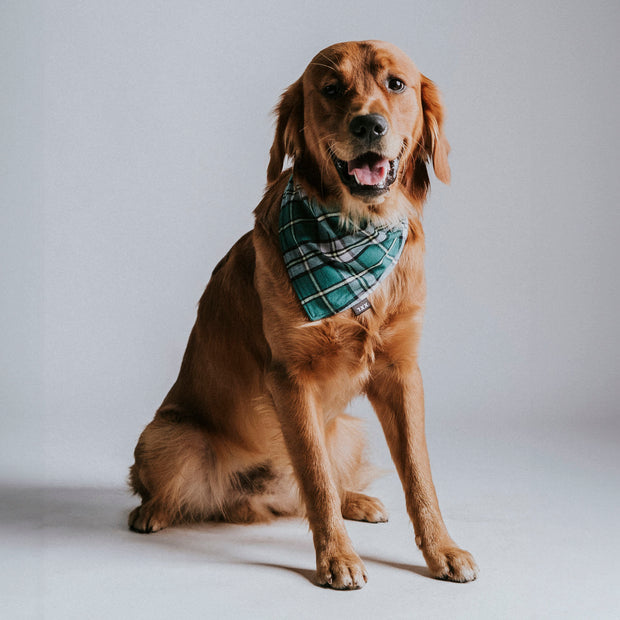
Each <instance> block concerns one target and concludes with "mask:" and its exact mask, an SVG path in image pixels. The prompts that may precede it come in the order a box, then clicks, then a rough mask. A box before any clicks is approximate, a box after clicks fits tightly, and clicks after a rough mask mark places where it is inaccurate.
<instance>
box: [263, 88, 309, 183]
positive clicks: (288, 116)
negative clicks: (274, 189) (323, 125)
mask: <svg viewBox="0 0 620 620" xmlns="http://www.w3.org/2000/svg"><path fill="white" fill-rule="evenodd" d="M303 95H304V93H303V84H302V80H301V78H299V79H298V80H297V81H296V82H295V83H294V84H291V85H290V86H289V87H288V88H287V89H286V90H285V91H284V94H283V95H282V97H281V98H280V102H279V103H278V105H277V106H276V109H275V114H276V117H277V123H276V135H275V136H274V138H273V144H272V145H271V150H270V151H269V155H270V158H269V165H268V166H267V182H268V183H273V182H274V181H275V180H276V179H277V178H278V176H279V175H280V172H282V166H283V165H284V159H285V158H286V156H287V155H288V156H289V157H292V158H295V157H297V156H299V155H300V154H301V151H302V149H303V127H304V97H303Z"/></svg>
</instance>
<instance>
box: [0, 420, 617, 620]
mask: <svg viewBox="0 0 620 620" xmlns="http://www.w3.org/2000/svg"><path fill="white" fill-rule="evenodd" d="M586 428H587V430H586ZM436 430H437V429H434V431H436ZM618 436H619V434H618V428H617V426H615V427H608V426H604V425H600V426H597V425H596V424H594V425H588V426H587V427H585V426H584V425H582V424H577V423H575V424H572V425H571V424H562V425H557V427H554V425H551V424H547V426H546V427H545V428H543V427H538V428H532V427H530V428H525V427H523V428H518V427H517V426H515V427H514V428H507V427H506V426H504V427H502V428H501V429H493V431H492V432H490V431H489V426H488V425H480V426H479V427H476V428H469V429H468V430H467V431H465V430H463V429H451V430H449V431H445V432H443V433H442V434H441V439H436V440H435V441H432V442H430V448H431V458H432V462H433V467H434V473H435V482H436V485H437V488H438V492H439V497H440V503H441V505H442V510H443V513H444V517H445V520H446V522H447V524H448V528H449V530H450V531H451V534H452V536H453V537H454V538H455V539H456V540H457V541H458V542H459V543H460V544H461V545H462V546H464V547H465V548H467V549H469V550H470V551H471V552H472V553H474V555H475V557H476V560H477V562H478V564H479V566H480V570H481V572H480V577H479V578H478V580H477V581H475V582H473V583H469V584H454V583H445V582H441V581H437V580H434V579H432V578H430V576H429V574H428V572H427V569H426V567H425V565H424V561H423V558H422V556H421V554H420V552H419V551H418V550H417V549H416V547H415V544H414V541H413V533H412V527H411V525H410V524H409V522H408V520H407V518H406V516H405V513H404V498H403V494H402V491H401V490H400V487H399V483H398V479H397V477H396V475H395V474H394V472H393V471H389V472H388V473H387V474H386V475H385V476H384V477H383V478H381V479H379V480H378V481H376V482H375V483H374V485H373V488H372V492H373V493H375V494H377V495H379V496H380V497H381V499H382V500H383V501H384V503H385V504H386V506H387V508H388V510H389V511H390V521H389V522H388V523H386V524H376V525H371V524H363V523H353V522H348V524H347V528H348V530H349V533H350V535H351V538H352V540H353V542H354V545H355V546H356V548H357V550H358V552H359V553H360V555H361V556H362V558H363V559H364V561H365V563H366V566H367V569H368V573H369V582H368V584H367V585H366V587H365V588H363V589H362V590H359V591H353V592H335V591H331V590H327V589H323V588H320V587H317V586H315V585H314V584H313V581H312V580H313V562H314V551H313V547H312V540H311V535H310V533H309V531H308V527H307V525H306V524H305V523H304V522H303V521H300V520H281V521H278V522H275V523H272V524H268V525H254V526H233V525H226V524H203V525H197V526H192V527H183V528H174V529H170V530H165V531H162V532H159V533H156V534H152V535H139V534H134V533H131V532H129V531H128V530H127V528H126V525H125V523H126V516H127V512H128V511H129V509H130V508H132V507H133V506H134V505H135V500H134V498H132V497H131V496H130V495H129V494H128V493H127V492H126V490H125V489H124V488H122V487H121V486H118V487H110V488H84V487H81V488H78V487H75V488H72V487H40V486H35V485H28V484H20V485H16V484H11V483H9V482H6V483H5V484H4V485H3V486H2V487H1V488H0V526H1V527H0V557H1V558H2V562H1V564H0V566H1V568H0V583H1V584H2V585H0V600H1V601H2V602H1V603H0V605H1V607H2V608H4V611H2V612H0V616H1V617H2V618H7V619H11V620H13V619H18V618H37V619H38V618H46V619H63V620H68V619H72V618H76V619H78V618H79V619H80V620H83V619H85V618H88V619H99V618H101V619H104V618H105V619H106V620H109V619H124V618H131V619H134V620H135V619H141V618H149V619H156V618H162V619H163V618H218V619H219V618H234V619H237V620H239V619H244V618H268V619H276V618H287V619H290V618H341V617H348V618H356V619H358V618H360V619H363V618H424V619H427V618H429V619H432V618H475V619H480V618H494V619H495V618H593V619H594V618H595V619H604V618H616V619H618V618H620V587H619V586H618V583H619V580H620V565H619V564H618V558H619V557H620V536H619V535H618V513H619V509H620V493H619V491H620V485H619V481H620V476H619V462H620V457H619V456H618ZM384 456H385V454H383V453H380V454H379V457H380V458H383V457H384Z"/></svg>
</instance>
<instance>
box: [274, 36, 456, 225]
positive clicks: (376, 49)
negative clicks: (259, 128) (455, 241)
mask: <svg viewBox="0 0 620 620" xmlns="http://www.w3.org/2000/svg"><path fill="white" fill-rule="evenodd" d="M276 114H277V126H276V135H275V138H274V142H273V146H272V147H271V152H270V155H271V159H270V162H269V167H268V171H267V179H268V181H269V182H273V181H275V180H276V179H277V178H278V176H279V174H280V172H281V170H282V166H283V164H284V160H285V158H286V157H287V156H288V157H290V158H291V159H292V161H293V167H294V172H295V175H296V177H297V178H298V179H299V180H300V181H301V182H302V184H303V185H304V187H305V189H306V190H307V191H308V192H309V193H310V194H311V195H315V196H316V197H317V198H319V199H320V200H322V201H324V202H326V203H331V202H337V203H338V204H339V205H340V208H341V209H342V210H343V211H344V213H345V214H347V215H348V216H350V217H351V218H352V219H354V220H356V219H366V218H368V217H373V216H376V217H379V218H385V219H390V218H391V217H392V216H394V215H396V211H399V210H400V209H399V204H402V200H399V197H400V196H402V194H403V193H404V194H405V195H406V196H407V198H408V199H409V202H411V203H413V204H414V205H416V206H420V205H421V204H422V202H423V201H424V198H425V196H426V192H427V190H428V186H429V177H428V172H427V169H426V164H427V162H429V161H432V162H433V167H434V169H435V174H436V176H437V178H438V179H439V180H440V181H443V182H444V183H448V182H449V180H450V168H449V166H448V152H449V150H450V147H449V145H448V142H447V140H446V138H445V137H444V134H443V107H442V104H441V100H440V96H439V92H438V91H437V89H436V87H435V85H434V84H433V82H431V81H430V80H429V79H428V78H426V77H425V76H424V75H422V74H421V73H420V72H419V71H418V70H417V69H416V67H415V65H414V64H413V62H412V61H411V60H410V59H409V58H408V57H407V56H406V54H405V53H404V52H402V51H401V50H400V49H398V48H397V47H395V46H394V45H390V44H388V43H384V42H381V41H363V42H349V43H338V44H336V45H332V46H331V47H328V48H326V49H324V50H323V51H322V52H319V54H317V56H316V57H315V58H314V59H313V60H312V62H311V63H310V64H309V65H308V67H307V68H306V70H305V72H304V73H303V75H302V76H301V78H299V80H297V81H296V82H295V83H294V84H292V85H291V86H290V87H289V88H288V89H287V90H286V91H285V92H284V94H283V95H282V98H281V100H280V103H279V104H278V106H277V108H276Z"/></svg>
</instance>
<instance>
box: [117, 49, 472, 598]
mask: <svg viewBox="0 0 620 620" xmlns="http://www.w3.org/2000/svg"><path fill="white" fill-rule="evenodd" d="M275 112H276V117H277V121H276V129H275V137H274V141H273V145H272V147H271V150H270V161H269V164H268V170H267V186H266V190H265V193H264V196H263V199H262V201H261V202H260V204H259V205H258V207H257V208H256V209H255V211H254V214H255V225H254V228H253V230H252V231H251V232H249V233H247V234H246V235H245V236H243V237H242V238H241V239H239V241H237V243H235V245H234V246H233V247H232V249H231V250H230V251H229V252H228V254H227V255H226V256H225V257H224V258H223V259H222V260H221V261H220V262H219V264H218V265H217V266H216V267H215V269H214V271H213V274H212V276H211V279H210V281H209V283H208V285H207V287H206V290H205V292H204V294H203V296H202V298H201V300H200V303H199V306H198V312H197V320H196V323H195V325H194V327H193V329H192V332H191V335H190V337H189V342H188V344H187V349H186V351H185V354H184V357H183V361H182V364H181V369H180V372H179V376H178V378H177V380H176V382H175V383H174V385H173V386H172V388H171V390H170V392H169V393H168V395H167V396H166V398H165V399H164V401H163V403H162V405H161V407H160V408H159V409H158V410H157V412H156V414H155V417H154V419H153V421H152V422H151V423H150V424H149V425H148V426H147V427H146V428H145V430H144V431H143V433H142V434H141V436H140V438H139V441H138V444H137V446H136V449H135V454H134V455H135V463H134V464H133V466H132V467H131V468H130V476H129V480H130V486H131V488H132V489H133V491H134V492H135V493H136V494H138V495H139V496H140V497H141V500H142V503H141V505H140V506H139V507H137V508H135V509H134V510H133V511H132V512H131V514H130V516H129V526H130V528H131V529H132V530H134V531H137V532H145V533H147V532H155V531H157V530H161V529H162V528H165V527H167V526H169V525H173V524H177V523H182V522H188V521H196V520H207V519H210V520H224V521H228V522H235V523H250V522H256V521H267V520H269V519H272V518H274V517H276V516H280V515H301V516H305V517H306V518H307V519H308V521H309V525H310V528H311V531H312V534H313V540H314V545H315V550H316V566H317V572H316V581H317V583H318V584H320V585H324V586H330V587H332V588H335V589H357V588H360V587H362V586H363V585H364V583H365V582H366V581H367V573H366V568H365V567H364V564H363V562H362V560H361V559H360V557H359V556H358V555H357V553H356V552H355V550H354V549H353V546H352V544H351V541H350V539H349V537H348V535H347V532H346V529H345V525H344V520H343V519H353V520H357V521H367V522H370V523H379V522H383V521H386V520H387V518H388V515H387V512H386V510H385V507H384V506H383V504H382V503H381V502H380V501H379V500H378V499H376V498H373V497H369V496H368V495H365V494H363V493H362V491H363V490H364V488H365V487H366V486H367V485H368V483H369V482H370V481H371V478H372V467H371V466H370V465H369V463H368V460H367V458H366V456H365V440H364V434H363V432H362V429H361V426H360V421H359V420H357V419H356V418H354V417H352V416H350V415H347V414H346V413H345V408H346V407H347V405H348V404H349V402H350V401H351V400H352V398H353V397H355V396H357V395H360V394H364V395H366V396H367V397H368V399H369V400H370V402H371V404H372V405H373V407H374V410H375V411H376V414H377V416H378V418H379V420H380V423H381V425H382V428H383V431H384V434H385V437H386V440H387V443H388V446H389V449H390V452H391V455H392V458H393V461H394V463H395V466H396V469H397V471H398V474H399V476H400V479H401V481H402V485H403V488H404V492H405V497H406V505H407V511H408V513H409V515H410V517H411V521H412V522H413V526H414V530H415V541H416V543H417V546H418V547H419V548H420V550H421V551H422V553H423V555H424V558H425V560H426V563H427V565H428V567H429V570H430V572H431V574H432V576H434V577H436V578H440V579H446V580H451V581H458V582H465V581H471V580H473V579H475V578H476V576H477V571H478V569H477V566H476V564H475V562H474V559H473V558H472V556H471V555H470V554H469V553H468V552H467V551H464V550H462V549H460V548H459V547H458V546H457V545H456V544H455V543H454V542H453V540H452V539H451V538H450V535H449V534H448V532H447V530H446V527H445V525H444V522H443V520H442V517H441V513H440V511H439V506H438V503H437V497H436V494H435V489H434V486H433V482H432V479H431V471H430V465H429V460H428V453H427V448H426V439H425V431H424V397H423V390H422V378H421V375H420V370H419V367H418V361H417V349H418V342H419V339H420V333H421V326H422V315H423V312H424V305H425V277H424V271H423V254H424V233H423V230H422V225H421V214H422V206H423V203H424V202H425V198H426V195H427V192H428V189H429V174H428V169H427V166H429V165H430V164H431V163H432V166H433V169H434V173H435V176H436V177H437V178H438V179H439V180H440V181H442V182H444V183H448V182H449V181H450V168H449V165H448V152H449V150H450V147H449V144H448V142H447V140H446V138H445V135H444V131H443V126H444V111H443V107H442V102H441V97H440V94H439V92H438V90H437V88H436V87H435V85H434V83H433V82H432V81H431V80H429V79H428V78H426V77H425V76H424V75H422V74H421V73H420V72H419V71H418V70H417V69H416V67H415V65H414V64H413V62H412V61H411V60H410V59H409V58H408V57H407V56H406V55H405V53H404V52H402V51H401V50H400V49H398V48H397V47H395V46H393V45H391V44H388V43H384V42H380V41H363V42H348V43H339V44H336V45H333V46H331V47H328V48H326V49H324V50H323V51H322V52H320V53H319V54H318V55H317V56H316V57H315V58H314V59H313V60H312V62H310V64H309V65H308V67H307V68H306V69H305V71H304V73H303V74H302V76H301V77H300V78H299V79H298V80H297V81H296V82H295V83H293V84H292V85H291V86H290V87H289V88H288V89H287V90H286V91H285V92H284V93H283V95H282V97H281V99H280V101H279V103H278V105H277V106H276V110H275ZM289 164H290V167H288V168H287V169H285V170H283V167H286V166H288V165H289Z"/></svg>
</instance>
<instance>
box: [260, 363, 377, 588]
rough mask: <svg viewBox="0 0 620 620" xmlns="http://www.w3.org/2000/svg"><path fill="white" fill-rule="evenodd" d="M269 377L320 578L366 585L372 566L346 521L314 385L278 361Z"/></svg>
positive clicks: (321, 581) (336, 584)
mask: <svg viewBox="0 0 620 620" xmlns="http://www.w3.org/2000/svg"><path fill="white" fill-rule="evenodd" d="M267 381H268V386H269V390H270V392H271V395H272V398H273V401H274V404H275V406H276V410H277V412H278V417H279V419H280V424H281V427H282V433H283V435H284V440H285V442H286V445H287V448H288V451H289V454H290V457H291V460H292V462H293V467H294V468H295V473H296V475H297V479H298V481H299V485H300V487H301V491H302V494H303V498H304V501H305V504H306V510H307V515H308V521H309V523H310V528H311V530H312V534H313V537H314V547H315V550H316V566H317V581H318V583H319V584H320V585H328V586H331V587H332V588H336V589H338V590H352V589H357V588H361V587H362V586H363V585H364V583H365V582H366V581H367V577H366V568H365V567H364V564H363V562H362V560H361V559H360V558H359V556H358V555H357V553H355V551H354V550H353V546H352V544H351V541H350V539H349V536H348V534H347V532H346V529H345V526H344V521H343V518H342V510H341V505H340V497H339V495H338V490H337V488H336V485H335V483H334V481H333V477H332V474H331V469H330V464H329V458H328V454H327V449H326V447H325V438H324V437H325V435H324V432H323V428H322V426H323V421H322V418H321V417H320V412H319V411H318V406H317V403H316V399H315V397H314V396H313V393H312V390H311V389H310V388H309V387H307V386H305V387H302V386H300V385H299V384H298V383H297V382H296V381H294V379H292V378H291V377H290V376H289V374H288V372H287V371H286V368H285V366H283V365H278V364H273V365H272V367H271V370H270V372H269V373H268V379H267Z"/></svg>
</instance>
